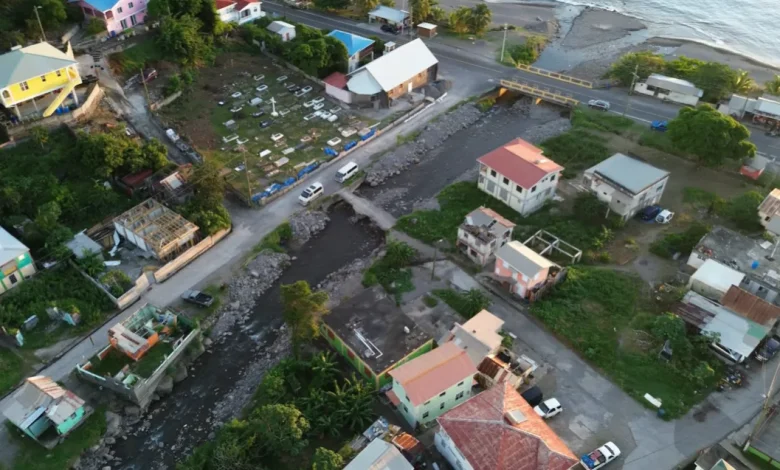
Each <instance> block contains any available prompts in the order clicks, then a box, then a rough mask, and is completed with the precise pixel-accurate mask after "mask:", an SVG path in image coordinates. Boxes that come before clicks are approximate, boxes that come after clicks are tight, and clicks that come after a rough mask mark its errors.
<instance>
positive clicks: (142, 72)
mask: <svg viewBox="0 0 780 470" xmlns="http://www.w3.org/2000/svg"><path fill="white" fill-rule="evenodd" d="M141 83H143V84H144V92H145V93H146V106H149V109H151V106H152V102H151V101H150V100H149V88H147V87H146V77H144V66H143V65H142V66H141Z"/></svg>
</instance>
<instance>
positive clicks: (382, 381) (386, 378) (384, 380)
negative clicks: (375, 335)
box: [378, 340, 433, 387]
mask: <svg viewBox="0 0 780 470" xmlns="http://www.w3.org/2000/svg"><path fill="white" fill-rule="evenodd" d="M431 349H433V340H430V341H428V342H427V343H425V344H423V345H422V346H420V347H419V348H417V349H415V350H414V351H412V352H410V353H409V354H408V355H407V356H406V357H404V358H403V359H401V360H400V361H398V362H396V363H395V364H393V365H392V366H390V367H388V368H387V370H385V371H383V372H382V374H380V376H379V378H378V381H379V387H383V386H385V385H386V384H389V383H390V382H392V380H393V378H392V377H390V375H388V372H390V371H391V370H393V369H395V368H396V367H398V366H401V365H404V364H406V363H407V362H409V361H411V360H412V359H414V358H416V357H418V356H422V355H423V354H425V353H427V352H428V351H430V350H431Z"/></svg>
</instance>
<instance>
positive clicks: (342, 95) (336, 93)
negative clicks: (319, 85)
mask: <svg viewBox="0 0 780 470" xmlns="http://www.w3.org/2000/svg"><path fill="white" fill-rule="evenodd" d="M325 93H326V94H328V95H330V96H332V97H334V98H336V99H337V100H339V101H341V102H342V103H347V104H350V103H352V92H351V91H349V90H343V89H341V88H336V87H335V86H332V85H328V84H327V83H326V84H325Z"/></svg>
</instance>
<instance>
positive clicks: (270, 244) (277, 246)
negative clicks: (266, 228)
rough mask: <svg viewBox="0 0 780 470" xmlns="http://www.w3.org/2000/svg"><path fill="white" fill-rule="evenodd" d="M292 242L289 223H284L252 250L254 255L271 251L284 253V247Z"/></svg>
mask: <svg viewBox="0 0 780 470" xmlns="http://www.w3.org/2000/svg"><path fill="white" fill-rule="evenodd" d="M290 240H292V227H290V223H289V222H284V223H283V224H281V225H279V226H278V227H276V228H275V229H273V231H271V233H269V234H268V235H266V236H265V237H263V240H262V241H261V242H260V243H259V244H258V245H257V246H255V249H254V250H253V253H254V254H257V253H260V252H261V251H263V250H273V251H276V252H278V253H284V252H285V251H286V250H285V248H284V247H285V245H287V242H289V241H290Z"/></svg>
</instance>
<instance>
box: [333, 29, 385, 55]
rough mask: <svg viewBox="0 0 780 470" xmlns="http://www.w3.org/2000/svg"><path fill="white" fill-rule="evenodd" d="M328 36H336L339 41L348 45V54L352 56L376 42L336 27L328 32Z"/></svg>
mask: <svg viewBox="0 0 780 470" xmlns="http://www.w3.org/2000/svg"><path fill="white" fill-rule="evenodd" d="M328 36H330V37H332V38H336V39H338V40H339V41H341V42H342V43H343V44H344V46H346V48H347V55H350V56H353V55H355V54H357V53H358V52H360V51H362V50H363V49H365V48H367V47H368V46H370V45H371V44H374V40H373V39H368V38H364V37H363V36H358V35H357V34H352V33H347V32H345V31H340V30H338V29H334V30H333V31H331V32H330V33H328Z"/></svg>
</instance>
